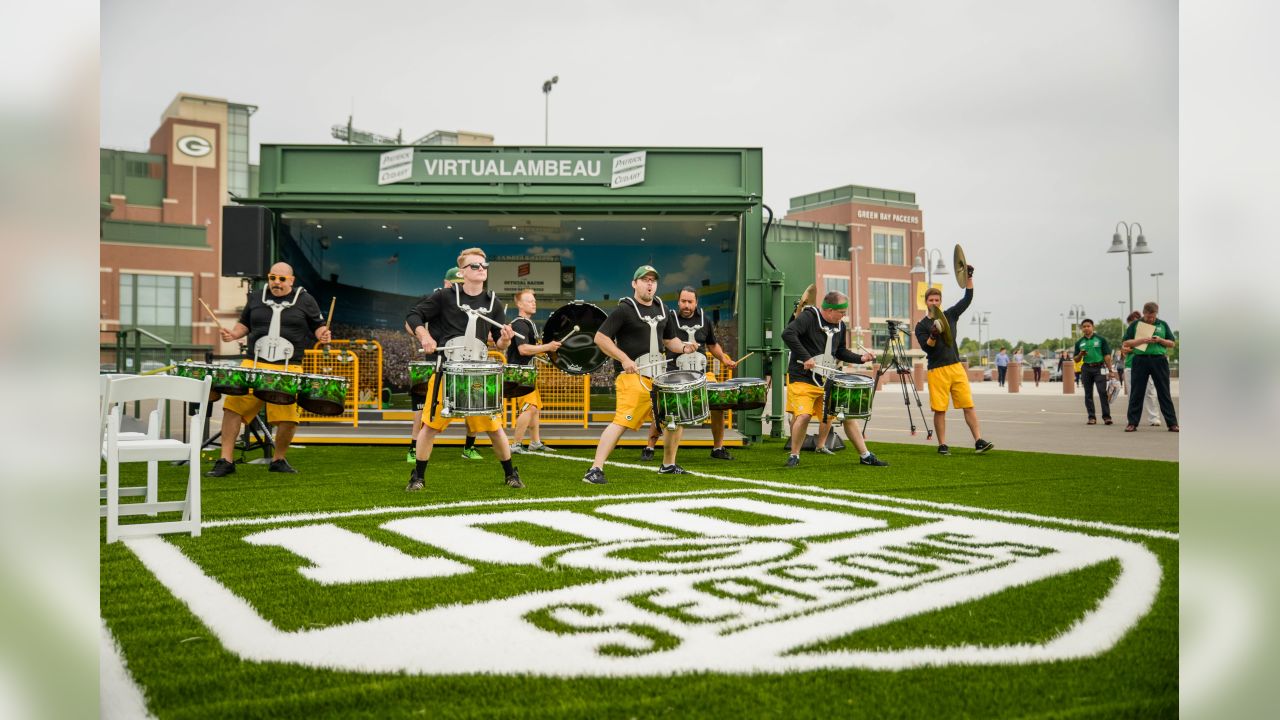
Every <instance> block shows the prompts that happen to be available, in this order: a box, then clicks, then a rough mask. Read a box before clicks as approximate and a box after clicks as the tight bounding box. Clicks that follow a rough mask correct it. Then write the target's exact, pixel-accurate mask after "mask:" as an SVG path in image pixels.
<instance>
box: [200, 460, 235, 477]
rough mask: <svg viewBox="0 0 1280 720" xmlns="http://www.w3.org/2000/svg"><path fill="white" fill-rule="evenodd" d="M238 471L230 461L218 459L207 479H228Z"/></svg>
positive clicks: (207, 474)
mask: <svg viewBox="0 0 1280 720" xmlns="http://www.w3.org/2000/svg"><path fill="white" fill-rule="evenodd" d="M235 471H236V464H235V463H233V462H231V461H230V460H223V459H222V458H218V462H216V463H214V464H213V468H211V469H210V470H209V472H207V473H205V474H204V476H205V477H226V476H228V475H230V474H231V473H233V472H235Z"/></svg>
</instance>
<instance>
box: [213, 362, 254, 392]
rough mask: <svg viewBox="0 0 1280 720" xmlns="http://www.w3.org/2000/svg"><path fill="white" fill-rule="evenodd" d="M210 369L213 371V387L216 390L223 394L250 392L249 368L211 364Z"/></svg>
mask: <svg viewBox="0 0 1280 720" xmlns="http://www.w3.org/2000/svg"><path fill="white" fill-rule="evenodd" d="M210 371H211V372H212V373H213V389H214V390H215V391H216V392H220V393H222V394H223V395H248V394H249V386H250V383H249V373H250V372H251V371H250V370H249V368H246V367H240V366H239V365H218V364H214V365H211V366H210Z"/></svg>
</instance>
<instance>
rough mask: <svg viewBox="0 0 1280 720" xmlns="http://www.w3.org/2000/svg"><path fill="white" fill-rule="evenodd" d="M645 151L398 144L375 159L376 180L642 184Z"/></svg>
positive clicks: (386, 182) (614, 186)
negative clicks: (442, 148)
mask: <svg viewBox="0 0 1280 720" xmlns="http://www.w3.org/2000/svg"><path fill="white" fill-rule="evenodd" d="M645 159H646V158H645V152H644V151H640V152H634V153H625V154H624V153H609V152H545V153H544V152H533V151H529V150H513V151H497V152H427V151H422V150H415V149H414V148H400V149H398V150H392V151H389V152H385V153H383V154H382V155H381V157H380V159H379V174H378V184H379V185H389V184H391V183H398V182H413V183H423V184H480V183H484V184H489V183H524V184H528V185H607V186H609V187H611V188H621V187H628V186H631V185H636V184H639V183H641V182H644V169H645Z"/></svg>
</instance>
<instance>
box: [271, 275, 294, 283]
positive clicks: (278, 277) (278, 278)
mask: <svg viewBox="0 0 1280 720" xmlns="http://www.w3.org/2000/svg"><path fill="white" fill-rule="evenodd" d="M267 279H268V280H270V281H271V282H276V281H280V282H285V281H287V280H292V279H293V276H292V275H268V276H267Z"/></svg>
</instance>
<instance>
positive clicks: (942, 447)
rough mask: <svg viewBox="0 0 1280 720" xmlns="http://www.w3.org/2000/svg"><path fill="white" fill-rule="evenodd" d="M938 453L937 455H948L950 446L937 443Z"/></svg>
mask: <svg viewBox="0 0 1280 720" xmlns="http://www.w3.org/2000/svg"><path fill="white" fill-rule="evenodd" d="M938 454H939V455H950V454H951V448H949V447H947V446H946V445H939V446H938Z"/></svg>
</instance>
